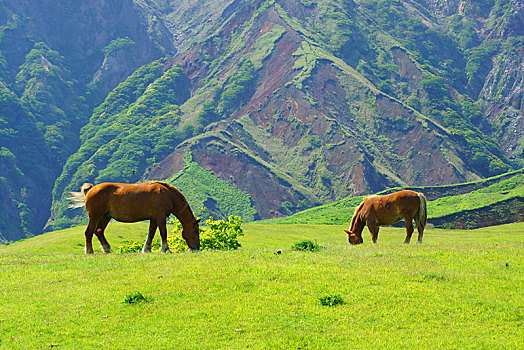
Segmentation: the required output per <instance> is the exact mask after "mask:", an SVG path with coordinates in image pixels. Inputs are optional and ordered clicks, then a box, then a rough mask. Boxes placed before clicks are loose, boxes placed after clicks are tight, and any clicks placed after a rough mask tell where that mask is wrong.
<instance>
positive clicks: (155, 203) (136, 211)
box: [86, 182, 173, 222]
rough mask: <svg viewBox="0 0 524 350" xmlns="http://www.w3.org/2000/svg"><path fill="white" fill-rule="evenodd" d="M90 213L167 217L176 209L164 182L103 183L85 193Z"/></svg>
mask: <svg viewBox="0 0 524 350" xmlns="http://www.w3.org/2000/svg"><path fill="white" fill-rule="evenodd" d="M86 210H87V212H88V214H89V215H91V214H93V215H106V214H109V215H110V216H111V217H113V218H114V219H116V220H118V221H124V222H135V221H140V220H148V219H156V218H160V217H167V216H168V215H169V214H170V213H171V212H172V210H173V200H172V198H171V194H170V191H169V189H168V188H166V187H165V186H163V185H162V184H161V183H156V182H146V183H140V184H124V183H112V182H106V183H101V184H98V185H96V186H94V187H93V188H91V189H90V190H89V192H88V193H87V195H86Z"/></svg>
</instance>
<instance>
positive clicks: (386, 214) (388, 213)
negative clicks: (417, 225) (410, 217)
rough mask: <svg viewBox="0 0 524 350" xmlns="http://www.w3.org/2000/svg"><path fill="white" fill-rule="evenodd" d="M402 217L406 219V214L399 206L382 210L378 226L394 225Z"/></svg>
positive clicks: (378, 218)
mask: <svg viewBox="0 0 524 350" xmlns="http://www.w3.org/2000/svg"><path fill="white" fill-rule="evenodd" d="M402 219H404V216H403V215H402V213H401V212H400V211H399V210H398V209H397V208H391V209H390V210H382V211H381V213H380V215H377V226H383V225H392V224H394V223H397V222H399V221H400V220H402Z"/></svg>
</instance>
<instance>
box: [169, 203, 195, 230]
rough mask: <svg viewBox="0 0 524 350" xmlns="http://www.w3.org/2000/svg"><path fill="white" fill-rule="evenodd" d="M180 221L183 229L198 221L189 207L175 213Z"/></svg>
mask: <svg viewBox="0 0 524 350" xmlns="http://www.w3.org/2000/svg"><path fill="white" fill-rule="evenodd" d="M173 214H174V215H175V216H176V218H177V219H178V221H180V223H181V224H182V227H186V225H193V224H194V222H195V221H196V218H195V216H194V215H193V212H192V211H191V208H189V205H188V206H187V207H186V208H184V209H182V210H180V211H179V212H176V213H173Z"/></svg>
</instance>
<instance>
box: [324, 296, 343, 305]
mask: <svg viewBox="0 0 524 350" xmlns="http://www.w3.org/2000/svg"><path fill="white" fill-rule="evenodd" d="M318 300H320V304H321V305H322V306H335V305H339V304H344V300H342V297H341V296H340V295H338V294H328V295H324V296H321V297H320V298H318Z"/></svg>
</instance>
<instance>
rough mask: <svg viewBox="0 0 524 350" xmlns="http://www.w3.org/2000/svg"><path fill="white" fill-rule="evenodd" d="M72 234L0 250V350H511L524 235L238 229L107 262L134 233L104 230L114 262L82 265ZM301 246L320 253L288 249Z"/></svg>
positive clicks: (130, 227)
mask: <svg viewBox="0 0 524 350" xmlns="http://www.w3.org/2000/svg"><path fill="white" fill-rule="evenodd" d="M83 229H84V228H83V227H77V228H72V229H67V230H62V231H57V232H51V233H47V234H45V235H43V236H38V237H34V238H31V239H27V240H24V241H21V242H17V243H14V244H10V245H7V246H0V349H41V348H50V347H57V348H59V349H94V348H97V349H98V348H109V349H247V348H252V349H349V348H355V349H362V348H412V349H435V348H456V349H517V348H522V347H523V346H524V341H523V339H524V223H518V224H511V225H504V226H498V227H491V228H484V229H478V230H470V231H444V230H437V229H428V230H427V231H426V234H425V237H424V238H425V239H424V244H422V245H417V244H414V243H412V244H411V245H404V244H402V241H403V239H404V231H403V230H402V229H400V228H382V229H381V232H380V235H379V240H378V244H376V245H373V244H371V243H370V239H369V236H366V237H365V238H364V239H365V242H364V244H363V245H360V246H350V245H349V244H348V243H347V241H346V240H345V238H346V236H345V234H344V232H343V231H342V229H343V227H342V226H336V225H284V224H267V223H266V224H261V223H251V224H246V225H244V229H245V236H243V237H241V243H242V247H241V248H240V249H239V250H237V251H204V252H198V253H190V252H184V253H175V254H161V253H152V254H149V255H144V254H139V253H127V254H122V253H119V252H118V246H119V245H122V244H123V241H124V240H127V239H135V240H140V241H141V242H142V240H143V239H144V238H145V235H146V231H147V223H138V224H120V223H111V224H110V225H109V227H108V230H107V238H108V240H109V242H110V243H111V245H112V247H113V251H114V253H113V254H103V253H102V252H101V251H100V250H98V251H97V252H96V253H95V254H94V255H93V256H85V255H84V253H83ZM304 239H311V240H316V241H318V243H319V244H320V245H321V246H322V249H321V250H320V251H318V252H301V251H293V250H291V249H290V247H291V246H292V245H293V244H294V243H296V242H298V241H301V240H304ZM413 241H415V239H413ZM95 243H96V244H94V245H95V247H96V246H98V242H97V241H95ZM278 251H280V254H278ZM136 291H139V292H140V293H142V294H143V295H144V296H145V297H146V301H143V302H139V303H134V304H126V303H123V300H124V298H125V296H126V295H129V294H130V293H134V292H136ZM330 295H338V296H339V297H341V298H342V300H343V304H339V305H336V306H331V307H330V306H322V305H321V303H320V301H319V298H321V297H323V296H330Z"/></svg>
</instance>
